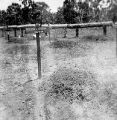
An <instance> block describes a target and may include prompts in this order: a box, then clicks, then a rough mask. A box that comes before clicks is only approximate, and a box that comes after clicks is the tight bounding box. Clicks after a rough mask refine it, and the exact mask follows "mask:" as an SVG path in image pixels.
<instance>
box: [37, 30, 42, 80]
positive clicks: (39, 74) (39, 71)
mask: <svg viewBox="0 0 117 120" xmlns="http://www.w3.org/2000/svg"><path fill="white" fill-rule="evenodd" d="M36 42H37V62H38V77H39V79H40V78H41V49H40V36H39V32H37V33H36Z"/></svg>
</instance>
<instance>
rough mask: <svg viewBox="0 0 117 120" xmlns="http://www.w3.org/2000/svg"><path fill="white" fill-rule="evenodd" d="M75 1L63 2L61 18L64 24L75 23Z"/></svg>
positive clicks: (66, 0) (67, 0)
mask: <svg viewBox="0 0 117 120" xmlns="http://www.w3.org/2000/svg"><path fill="white" fill-rule="evenodd" d="M75 6H76V1H75V0H65V1H64V3H63V16H64V20H65V22H66V23H68V24H69V23H75V20H74V19H75V18H76V17H77V12H76V11H75Z"/></svg>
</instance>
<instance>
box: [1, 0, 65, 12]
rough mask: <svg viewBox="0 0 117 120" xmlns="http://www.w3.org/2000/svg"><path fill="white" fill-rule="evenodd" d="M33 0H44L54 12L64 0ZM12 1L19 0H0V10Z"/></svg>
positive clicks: (17, 0) (16, 0)
mask: <svg viewBox="0 0 117 120" xmlns="http://www.w3.org/2000/svg"><path fill="white" fill-rule="evenodd" d="M34 1H39V2H41V1H44V2H46V3H47V4H48V5H49V6H50V9H51V12H56V11H57V8H58V7H60V6H62V5H63V1H64V0H34ZM12 2H18V3H21V2H19V0H0V9H1V10H5V9H6V8H7V6H8V5H11V4H12Z"/></svg>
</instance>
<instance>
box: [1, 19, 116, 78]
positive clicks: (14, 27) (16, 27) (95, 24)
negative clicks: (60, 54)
mask: <svg viewBox="0 0 117 120" xmlns="http://www.w3.org/2000/svg"><path fill="white" fill-rule="evenodd" d="M108 26H112V27H115V28H116V46H117V27H116V24H113V22H112V21H108V22H93V23H82V24H54V25H42V27H41V28H38V30H37V33H36V41H37V61H38V78H39V79H40V78H41V56H40V52H41V51H40V37H39V31H44V30H46V31H47V29H48V30H49V31H50V30H51V29H59V28H64V29H66V28H69V29H76V37H78V36H79V29H80V28H89V27H102V28H103V34H104V35H106V34H107V27H108ZM26 28H35V30H36V26H35V24H28V25H11V26H1V27H0V30H1V31H2V36H3V33H4V31H8V33H9V31H11V30H12V31H14V36H15V37H17V30H20V31H21V37H23V36H24V35H23V33H24V32H23V31H24V30H25V29H26ZM9 34H10V33H9ZM9 34H7V35H8V40H9ZM49 34H50V32H49ZM65 34H66V32H65ZM65 37H66V35H65ZM49 39H50V38H49ZM116 53H117V47H116Z"/></svg>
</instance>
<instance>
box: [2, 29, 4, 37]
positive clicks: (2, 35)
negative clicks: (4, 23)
mask: <svg viewBox="0 0 117 120" xmlns="http://www.w3.org/2000/svg"><path fill="white" fill-rule="evenodd" d="M2 37H4V29H2Z"/></svg>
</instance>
